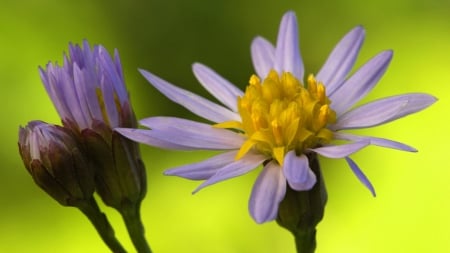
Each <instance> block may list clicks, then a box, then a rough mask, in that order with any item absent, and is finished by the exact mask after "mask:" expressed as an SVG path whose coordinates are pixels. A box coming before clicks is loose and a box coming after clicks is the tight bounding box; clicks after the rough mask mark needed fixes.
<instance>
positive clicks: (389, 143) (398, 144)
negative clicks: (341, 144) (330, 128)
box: [334, 133, 417, 152]
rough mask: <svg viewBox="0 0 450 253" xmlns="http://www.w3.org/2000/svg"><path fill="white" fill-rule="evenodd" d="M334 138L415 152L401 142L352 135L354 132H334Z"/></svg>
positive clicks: (415, 150)
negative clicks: (367, 142)
mask: <svg viewBox="0 0 450 253" xmlns="http://www.w3.org/2000/svg"><path fill="white" fill-rule="evenodd" d="M334 138H335V139H337V140H347V141H364V140H366V141H369V142H370V144H372V145H376V146H380V147H385V148H393V149H398V150H402V151H408V152H417V149H415V148H413V147H411V146H409V145H406V144H403V143H401V142H397V141H393V140H388V139H383V138H378V137H372V136H361V135H354V134H348V133H334Z"/></svg>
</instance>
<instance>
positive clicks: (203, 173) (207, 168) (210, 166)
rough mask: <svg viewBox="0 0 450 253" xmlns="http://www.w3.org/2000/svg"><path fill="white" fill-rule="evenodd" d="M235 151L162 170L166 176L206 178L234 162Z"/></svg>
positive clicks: (194, 178)
mask: <svg viewBox="0 0 450 253" xmlns="http://www.w3.org/2000/svg"><path fill="white" fill-rule="evenodd" d="M236 153H237V151H236V150H233V151H229V152H225V153H222V154H220V155H216V156H213V157H211V158H209V159H207V160H204V161H202V162H198V163H192V164H188V165H184V166H180V167H175V168H171V169H169V170H166V171H164V175H166V176H179V177H183V178H187V179H192V180H206V179H208V178H210V177H212V176H213V175H214V174H216V173H217V171H218V170H219V169H220V168H222V167H224V166H225V165H227V164H230V163H233V162H234V157H235V156H236Z"/></svg>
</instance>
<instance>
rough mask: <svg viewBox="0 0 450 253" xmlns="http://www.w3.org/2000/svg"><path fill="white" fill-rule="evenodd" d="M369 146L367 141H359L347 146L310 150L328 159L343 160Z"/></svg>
mask: <svg viewBox="0 0 450 253" xmlns="http://www.w3.org/2000/svg"><path fill="white" fill-rule="evenodd" d="M369 144H370V142H369V141H359V142H354V143H349V144H342V145H336V146H326V147H321V148H314V149H311V151H314V152H316V153H318V154H320V155H322V156H325V157H328V158H344V157H346V156H349V155H351V154H353V153H355V152H357V151H359V150H360V149H362V148H364V147H366V146H367V145H369Z"/></svg>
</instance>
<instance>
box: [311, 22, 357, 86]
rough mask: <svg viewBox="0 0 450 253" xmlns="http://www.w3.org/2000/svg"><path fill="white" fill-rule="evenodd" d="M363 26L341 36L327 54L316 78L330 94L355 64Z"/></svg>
mask: <svg viewBox="0 0 450 253" xmlns="http://www.w3.org/2000/svg"><path fill="white" fill-rule="evenodd" d="M364 36H365V32H364V28H363V27H361V26H357V27H355V28H353V29H352V30H351V31H350V32H349V33H347V34H346V35H345V36H344V38H342V39H341V40H340V41H339V43H338V44H337V45H336V47H335V48H334V49H333V51H332V52H331V54H330V56H328V59H327V61H326V62H325V64H324V65H323V67H322V69H321V70H320V71H319V73H317V76H316V79H317V80H318V81H321V82H322V83H323V84H324V85H325V86H326V87H327V93H328V94H332V93H333V92H334V90H335V89H336V88H337V87H339V85H340V84H342V82H343V81H344V79H345V77H346V76H347V75H348V73H349V72H350V70H351V69H352V68H353V65H354V64H355V60H356V57H357V56H358V53H359V50H360V48H361V45H362V43H363V41H364Z"/></svg>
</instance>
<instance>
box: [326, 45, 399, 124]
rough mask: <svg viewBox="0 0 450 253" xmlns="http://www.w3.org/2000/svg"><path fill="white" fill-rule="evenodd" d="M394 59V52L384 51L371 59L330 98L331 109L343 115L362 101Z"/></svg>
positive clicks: (331, 94)
mask: <svg viewBox="0 0 450 253" xmlns="http://www.w3.org/2000/svg"><path fill="white" fill-rule="evenodd" d="M391 59H392V51H390V50H388V51H384V52H381V53H379V54H378V55H376V56H375V57H373V58H372V59H370V60H369V61H368V62H367V63H366V64H364V66H362V67H361V68H360V69H358V71H357V72H356V73H355V74H353V75H352V76H351V77H350V78H349V79H348V80H347V81H345V83H343V84H342V85H341V86H340V87H339V88H338V89H336V91H335V92H333V93H330V95H329V97H330V99H331V101H333V102H334V103H332V104H331V108H333V110H334V111H335V112H336V113H337V115H338V116H339V115H341V114H342V113H344V112H346V111H347V110H348V109H349V108H350V107H352V106H353V105H354V104H356V103H357V102H358V101H359V100H360V99H362V98H363V97H364V96H365V95H367V93H368V92H370V91H371V90H372V88H373V87H375V85H376V84H377V82H378V80H380V78H381V77H382V76H383V74H384V72H385V71H386V69H387V67H388V66H389V63H390V62H391Z"/></svg>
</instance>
